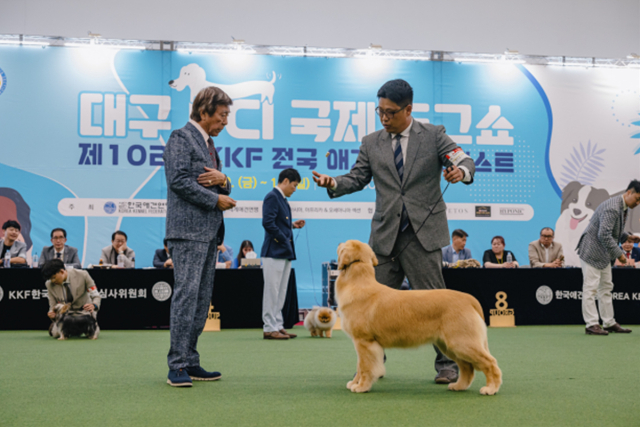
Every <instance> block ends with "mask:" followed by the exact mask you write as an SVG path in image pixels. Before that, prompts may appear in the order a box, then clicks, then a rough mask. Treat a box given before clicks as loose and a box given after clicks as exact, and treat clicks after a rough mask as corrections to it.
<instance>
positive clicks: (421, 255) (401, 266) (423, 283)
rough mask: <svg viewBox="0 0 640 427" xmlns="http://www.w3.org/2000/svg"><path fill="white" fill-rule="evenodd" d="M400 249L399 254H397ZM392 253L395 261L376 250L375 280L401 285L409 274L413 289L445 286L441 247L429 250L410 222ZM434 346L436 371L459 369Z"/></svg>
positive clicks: (384, 283)
mask: <svg viewBox="0 0 640 427" xmlns="http://www.w3.org/2000/svg"><path fill="white" fill-rule="evenodd" d="M405 247H406V249H405ZM403 249H404V250H403ZM400 251H402V253H400ZM398 253H400V255H397V256H396V254H398ZM391 255H392V256H395V259H394V261H392V260H391V259H392V257H391V256H384V255H380V254H376V257H377V258H378V266H377V267H376V280H377V281H378V282H380V283H382V284H383V285H387V286H389V287H391V288H394V289H400V286H401V285H402V282H403V280H404V277H405V276H406V277H407V279H409V284H410V285H411V289H445V288H446V286H445V284H444V277H443V276H442V250H441V249H436V250H435V251H431V252H428V251H427V250H426V249H425V248H424V247H422V245H421V244H420V242H419V241H418V238H417V237H416V235H415V232H414V231H413V227H412V226H411V225H409V227H407V229H406V230H404V231H402V232H400V231H399V232H398V237H397V238H396V242H395V244H394V246H393V251H392V252H391ZM383 264H384V265H383ZM433 348H434V349H435V350H436V361H435V369H436V372H438V373H440V371H446V370H450V371H455V372H458V365H456V363H455V362H454V361H453V360H451V359H449V358H448V357H447V356H445V355H444V354H442V352H441V351H440V349H439V348H438V347H437V346H435V345H434V346H433Z"/></svg>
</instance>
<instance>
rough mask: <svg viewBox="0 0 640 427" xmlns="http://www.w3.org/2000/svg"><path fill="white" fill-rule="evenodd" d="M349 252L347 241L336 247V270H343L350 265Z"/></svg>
mask: <svg viewBox="0 0 640 427" xmlns="http://www.w3.org/2000/svg"><path fill="white" fill-rule="evenodd" d="M350 252H351V251H350V250H349V242H348V241H347V242H345V243H340V244H339V245H338V270H344V267H345V266H346V265H348V264H350V263H351V254H350Z"/></svg>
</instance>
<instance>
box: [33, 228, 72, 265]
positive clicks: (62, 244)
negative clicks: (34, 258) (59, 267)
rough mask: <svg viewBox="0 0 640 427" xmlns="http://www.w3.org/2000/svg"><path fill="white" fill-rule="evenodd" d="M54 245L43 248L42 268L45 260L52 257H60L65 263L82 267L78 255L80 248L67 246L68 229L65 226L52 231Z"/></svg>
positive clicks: (39, 262)
mask: <svg viewBox="0 0 640 427" xmlns="http://www.w3.org/2000/svg"><path fill="white" fill-rule="evenodd" d="M51 243H53V245H52V246H45V247H44V248H42V253H41V254H40V259H39V260H38V267H40V268H42V266H43V265H44V263H45V262H47V261H49V260H52V259H60V260H62V262H63V263H64V265H70V266H71V267H73V268H82V264H81V263H80V258H79V257H78V249H76V248H74V247H71V246H67V231H66V230H65V229H64V228H54V229H53V230H52V231H51Z"/></svg>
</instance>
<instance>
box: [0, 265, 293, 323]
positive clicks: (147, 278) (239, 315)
mask: <svg viewBox="0 0 640 427" xmlns="http://www.w3.org/2000/svg"><path fill="white" fill-rule="evenodd" d="M87 271H88V272H89V274H91V277H93V279H94V281H95V282H96V286H97V287H98V290H99V291H100V293H101V294H102V296H103V298H102V304H101V310H100V312H99V314H98V323H99V324H100V328H101V329H161V328H165V329H166V328H169V311H170V304H171V302H170V301H171V295H172V293H173V270H141V269H137V270H136V269H126V270H117V269H114V270H99V269H91V270H87ZM263 287H264V281H263V277H262V270H261V269H254V268H246V269H244V268H243V269H239V270H223V269H220V270H216V275H215V283H214V287H213V296H212V298H211V303H212V305H213V312H217V313H219V318H220V327H221V328H222V329H233V328H262V292H263ZM48 308H49V303H48V299H47V297H46V287H45V286H44V281H43V280H42V276H41V274H40V270H39V269H6V270H5V269H0V330H31V329H36V330H38V329H40V330H41V329H47V328H48V327H49V325H50V324H51V321H50V320H49V318H48V317H47V315H46V313H47V311H48ZM282 313H283V317H284V325H285V328H290V327H292V326H293V325H294V324H296V323H297V322H298V294H297V290H296V275H295V271H294V269H292V270H291V277H290V278H289V287H288V289H287V297H286V301H285V306H284V309H283V310H282Z"/></svg>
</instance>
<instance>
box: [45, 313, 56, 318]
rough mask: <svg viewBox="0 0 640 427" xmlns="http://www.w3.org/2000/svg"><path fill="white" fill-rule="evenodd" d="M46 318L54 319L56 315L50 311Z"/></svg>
mask: <svg viewBox="0 0 640 427" xmlns="http://www.w3.org/2000/svg"><path fill="white" fill-rule="evenodd" d="M47 316H49V319H55V317H56V313H55V312H53V311H50V312H48V313H47Z"/></svg>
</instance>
